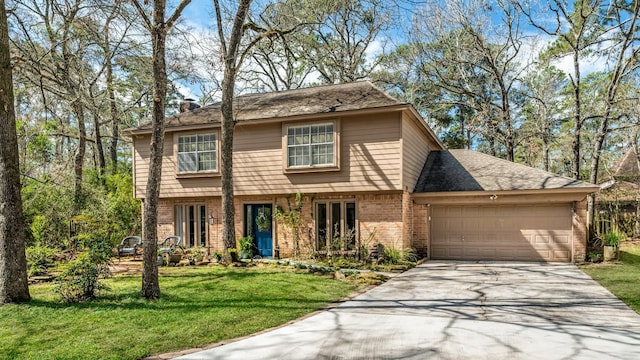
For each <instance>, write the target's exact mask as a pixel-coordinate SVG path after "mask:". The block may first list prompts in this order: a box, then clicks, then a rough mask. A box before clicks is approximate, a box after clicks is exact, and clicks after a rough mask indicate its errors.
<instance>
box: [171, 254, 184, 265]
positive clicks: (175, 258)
mask: <svg viewBox="0 0 640 360" xmlns="http://www.w3.org/2000/svg"><path fill="white" fill-rule="evenodd" d="M180 260H182V254H169V264H171V263H173V264H177V263H179V262H180Z"/></svg>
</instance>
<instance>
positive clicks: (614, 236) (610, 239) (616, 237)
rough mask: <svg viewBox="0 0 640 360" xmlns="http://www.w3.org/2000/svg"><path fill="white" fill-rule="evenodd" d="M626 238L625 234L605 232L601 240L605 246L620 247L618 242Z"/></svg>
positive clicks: (613, 231)
mask: <svg viewBox="0 0 640 360" xmlns="http://www.w3.org/2000/svg"><path fill="white" fill-rule="evenodd" d="M626 238H627V235H626V234H625V233H623V232H622V231H616V230H612V231H607V232H606V233H604V235H603V236H602V240H603V242H604V245H605V246H618V245H620V241H622V240H623V239H626Z"/></svg>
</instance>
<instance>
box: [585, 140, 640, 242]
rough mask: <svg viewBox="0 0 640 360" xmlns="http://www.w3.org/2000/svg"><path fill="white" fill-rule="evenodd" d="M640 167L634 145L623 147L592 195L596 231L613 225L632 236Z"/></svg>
mask: <svg viewBox="0 0 640 360" xmlns="http://www.w3.org/2000/svg"><path fill="white" fill-rule="evenodd" d="M638 184H640V167H639V166H638V156H637V153H636V149H635V147H633V146H632V147H631V148H629V149H628V150H627V152H626V153H625V154H624V156H623V157H622V158H620V160H618V162H617V163H616V164H615V165H614V166H613V168H612V169H611V174H610V175H609V176H607V177H606V178H605V179H604V181H602V182H601V183H600V192H599V193H598V196H597V197H596V216H595V219H596V221H595V223H596V231H597V233H599V234H603V233H605V232H607V231H609V230H612V229H613V228H616V229H619V230H622V231H624V232H625V233H626V234H627V235H632V236H635V235H637V234H638V233H640V231H639V229H640V224H638V213H639V212H638V209H639V206H640V204H639V203H638V194H639V192H640V186H639V185H638Z"/></svg>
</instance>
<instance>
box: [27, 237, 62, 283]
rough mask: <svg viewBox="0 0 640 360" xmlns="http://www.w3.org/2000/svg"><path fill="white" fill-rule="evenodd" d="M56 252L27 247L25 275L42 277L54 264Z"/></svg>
mask: <svg viewBox="0 0 640 360" xmlns="http://www.w3.org/2000/svg"><path fill="white" fill-rule="evenodd" d="M56 252H57V250H56V249H53V248H49V247H45V246H40V245H36V246H29V247H27V249H26V254H27V266H28V269H27V273H28V275H29V276H34V275H42V274H44V273H46V272H47V269H48V268H49V267H51V266H53V264H54V263H55V255H56Z"/></svg>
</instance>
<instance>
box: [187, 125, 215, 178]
mask: <svg viewBox="0 0 640 360" xmlns="http://www.w3.org/2000/svg"><path fill="white" fill-rule="evenodd" d="M217 138H218V137H217V134H215V133H211V134H192V135H183V136H179V137H178V173H197V172H212V171H217V170H218V147H217V140H218V139H217Z"/></svg>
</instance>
